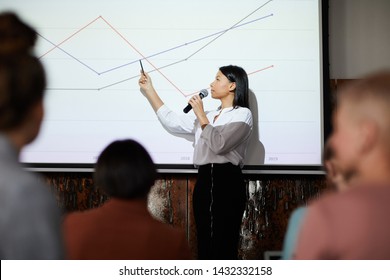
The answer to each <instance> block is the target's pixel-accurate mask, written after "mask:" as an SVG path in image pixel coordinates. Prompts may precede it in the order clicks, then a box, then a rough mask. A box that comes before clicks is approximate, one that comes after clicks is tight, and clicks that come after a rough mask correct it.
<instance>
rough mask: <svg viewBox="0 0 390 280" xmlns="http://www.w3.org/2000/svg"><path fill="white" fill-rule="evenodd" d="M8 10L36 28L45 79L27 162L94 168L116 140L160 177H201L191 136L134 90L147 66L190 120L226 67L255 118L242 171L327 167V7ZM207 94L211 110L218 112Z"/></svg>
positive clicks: (194, 3) (7, 5)
mask: <svg viewBox="0 0 390 280" xmlns="http://www.w3.org/2000/svg"><path fill="white" fill-rule="evenodd" d="M1 2H2V3H1V8H0V9H1V10H2V11H15V12H17V13H18V14H19V15H20V16H21V17H22V18H23V19H24V20H25V21H26V22H28V23H29V24H31V25H32V26H33V27H35V28H36V30H37V32H38V43H37V47H36V50H35V53H36V55H37V56H38V57H39V58H40V60H41V61H42V63H43V64H44V66H45V69H46V72H47V78H48V85H47V89H46V96H45V119H44V122H43V125H42V130H41V133H40V135H39V137H38V138H37V139H36V140H35V141H34V142H33V143H32V144H30V145H29V146H27V147H26V148H25V149H24V150H23V151H22V153H21V161H22V162H23V163H25V164H26V165H27V166H29V167H31V168H36V169H38V170H39V169H40V168H43V169H48V170H49V171H50V170H51V168H53V169H55V170H57V169H58V168H59V169H61V168H63V169H64V170H68V169H70V170H73V169H77V168H81V169H83V168H86V170H88V168H91V169H92V168H93V165H94V163H95V161H96V158H97V156H98V155H99V153H100V152H101V151H102V149H104V148H105V147H106V146H107V145H108V144H109V143H110V142H112V141H114V140H117V139H125V138H131V139H135V140H137V141H139V142H140V143H141V144H143V145H144V147H145V148H146V149H147V150H148V151H149V153H150V154H151V156H152V158H153V160H154V162H155V163H156V164H157V166H158V169H159V171H160V172H184V173H185V172H196V169H195V168H194V166H193V165H192V159H193V139H191V137H188V136H180V135H172V134H170V133H169V132H167V131H166V130H165V129H164V128H163V127H162V126H161V124H160V123H159V121H158V119H157V117H156V115H155V113H154V111H153V109H152V108H151V106H150V105H149V103H148V101H147V100H146V98H145V97H144V96H143V95H142V93H141V92H140V90H139V86H138V78H139V74H140V63H139V61H140V60H142V63H143V67H144V69H145V71H146V72H148V73H149V75H150V76H151V78H152V80H153V84H154V86H155V88H156V90H157V92H158V93H159V95H160V96H161V98H162V99H163V101H164V102H165V104H166V105H167V106H168V107H169V108H171V109H172V110H174V111H176V112H178V113H180V114H183V115H184V113H182V110H183V108H184V107H185V106H186V105H187V100H188V99H189V97H190V96H191V95H193V94H198V92H199V91H200V90H201V89H208V88H209V86H210V83H211V82H212V81H213V80H214V77H215V75H216V73H217V71H218V68H219V67H220V66H224V65H230V64H233V65H239V66H241V67H243V68H244V69H245V70H246V71H247V73H248V77H249V86H250V90H251V97H250V106H251V109H252V112H253V116H254V130H253V134H252V139H251V143H250V146H249V150H248V157H247V159H246V164H245V166H244V171H245V172H247V173H262V172H265V173H266V172H271V173H272V172H273V171H276V172H289V171H294V172H295V171H297V172H299V171H302V172H305V171H311V170H320V167H321V155H322V147H323V142H324V129H323V125H324V119H323V84H324V81H325V83H328V80H325V79H328V77H326V75H325V74H324V73H328V71H327V70H324V69H325V67H328V62H327V61H324V59H323V57H324V55H323V48H324V45H323V37H324V36H323V28H322V22H323V18H322V10H323V9H322V4H323V3H322V2H321V1H320V0H245V1H237V0H234V1H232V0H213V1H210V0H191V1H183V0H164V1H161V0H143V1H128V0H99V1H96V0H67V1H64V0H33V1H25V0H2V1H1ZM326 36H327V35H326ZM326 51H327V46H326ZM210 95H211V94H210ZM210 95H209V96H208V97H206V98H205V99H203V101H204V107H205V109H206V110H212V109H215V108H217V107H218V105H219V103H218V101H217V100H213V99H212V98H211V97H210ZM189 114H193V112H192V111H191V112H190V113H189Z"/></svg>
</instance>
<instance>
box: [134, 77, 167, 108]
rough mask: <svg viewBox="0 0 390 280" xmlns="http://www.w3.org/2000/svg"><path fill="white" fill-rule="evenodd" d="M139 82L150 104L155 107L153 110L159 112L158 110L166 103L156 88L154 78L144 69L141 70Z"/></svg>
mask: <svg viewBox="0 0 390 280" xmlns="http://www.w3.org/2000/svg"><path fill="white" fill-rule="evenodd" d="M138 84H139V87H140V91H141V92H142V94H143V95H144V96H145V97H146V98H147V99H148V101H149V103H150V105H152V107H153V110H154V111H155V112H157V110H158V109H159V108H160V107H161V106H162V105H164V102H163V101H162V100H161V98H160V96H158V94H157V92H156V90H155V89H154V87H153V84H152V79H151V78H150V77H149V75H148V74H147V73H145V72H144V71H143V70H141V76H140V78H139V80H138Z"/></svg>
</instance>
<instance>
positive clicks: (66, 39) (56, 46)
mask: <svg viewBox="0 0 390 280" xmlns="http://www.w3.org/2000/svg"><path fill="white" fill-rule="evenodd" d="M101 17H102V16H98V17H97V18H95V19H94V20H92V21H91V22H90V23H88V24H86V25H85V26H83V27H81V28H80V29H79V30H77V31H76V32H75V33H73V34H72V35H70V36H69V37H67V38H65V39H64V40H63V41H62V42H61V43H59V44H57V45H55V46H54V47H52V48H51V49H50V50H48V51H47V52H45V53H44V54H43V55H41V56H40V57H39V58H42V57H44V56H45V55H47V54H48V53H50V52H51V51H53V50H55V49H56V48H58V47H59V46H61V45H62V44H63V43H65V42H66V41H68V40H69V39H70V38H72V37H73V36H75V35H76V34H78V33H80V32H81V31H83V30H84V29H85V28H87V27H88V26H90V25H91V24H92V23H94V22H95V21H97V20H98V19H99V18H101Z"/></svg>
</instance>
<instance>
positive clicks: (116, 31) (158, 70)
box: [101, 17, 185, 96]
mask: <svg viewBox="0 0 390 280" xmlns="http://www.w3.org/2000/svg"><path fill="white" fill-rule="evenodd" d="M101 18H102V20H104V22H105V23H106V24H107V25H108V26H109V27H110V28H111V29H112V30H113V31H114V32H115V33H116V34H118V35H119V36H120V37H121V38H122V39H123V40H124V41H125V42H126V43H127V44H128V45H129V46H130V47H131V48H132V49H133V50H135V51H136V52H137V53H138V54H139V55H140V56H141V57H142V58H143V59H144V60H146V61H147V62H148V63H149V64H150V65H151V66H152V67H153V68H154V69H155V70H156V71H157V72H158V73H159V74H160V75H161V76H163V77H164V78H165V79H166V80H167V81H168V83H170V84H171V85H172V86H173V87H174V88H175V89H177V90H178V91H179V92H180V93H181V94H182V95H184V96H185V94H184V92H183V91H182V90H181V89H180V88H179V87H178V86H176V85H175V84H174V83H173V82H172V81H171V80H170V79H169V78H168V77H167V76H165V75H164V74H163V73H162V72H161V71H160V69H158V68H157V67H156V66H155V65H154V64H153V63H152V62H151V61H149V59H147V58H146V57H145V55H143V54H142V53H141V52H140V51H139V50H138V49H137V48H135V47H134V46H133V45H132V44H131V43H130V42H129V41H128V40H127V39H126V38H125V37H124V36H123V35H122V34H121V33H120V32H119V31H118V30H116V29H115V28H114V27H113V26H112V25H111V24H110V23H109V22H108V21H107V20H106V19H105V18H103V17H101Z"/></svg>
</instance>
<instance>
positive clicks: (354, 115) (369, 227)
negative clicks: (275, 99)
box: [294, 70, 390, 260]
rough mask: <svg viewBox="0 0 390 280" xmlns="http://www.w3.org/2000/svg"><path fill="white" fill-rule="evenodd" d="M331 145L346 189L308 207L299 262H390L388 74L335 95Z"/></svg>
mask: <svg viewBox="0 0 390 280" xmlns="http://www.w3.org/2000/svg"><path fill="white" fill-rule="evenodd" d="M333 124H334V125H333V127H334V130H333V132H332V134H331V136H330V140H329V141H330V145H331V148H332V150H333V152H334V158H335V160H336V161H337V165H338V168H339V170H340V172H341V173H342V174H344V176H345V177H346V178H348V188H346V189H344V190H343V191H341V192H337V193H334V194H328V195H324V196H321V197H320V198H319V199H318V200H315V201H313V202H312V203H310V204H309V206H308V208H307V213H306V215H305V218H304V220H303V224H302V227H301V230H300V232H299V234H298V241H297V246H296V249H295V253H294V258H295V259H333V260H334V259H349V260H357V259H363V260H368V259H386V260H388V259H390V243H389V242H388V240H389V236H390V224H389V223H388V222H386V221H388V216H389V214H388V213H389V212H390V172H389V170H390V71H388V70H387V71H381V72H378V73H374V74H372V75H369V76H367V77H364V78H362V79H360V80H357V81H354V82H351V83H349V84H347V85H346V86H345V87H343V88H341V89H340V90H339V91H338V93H337V104H336V110H335V112H334V116H333Z"/></svg>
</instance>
